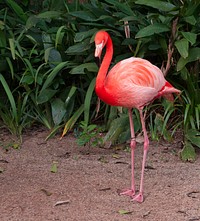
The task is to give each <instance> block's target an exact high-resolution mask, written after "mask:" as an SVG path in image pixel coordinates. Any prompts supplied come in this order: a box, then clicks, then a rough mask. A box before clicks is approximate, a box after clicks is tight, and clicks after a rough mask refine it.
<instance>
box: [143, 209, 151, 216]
mask: <svg viewBox="0 0 200 221" xmlns="http://www.w3.org/2000/svg"><path fill="white" fill-rule="evenodd" d="M150 213H151V211H150V210H149V211H147V212H146V213H144V214H143V215H142V217H143V218H144V217H146V216H148V215H149V214H150Z"/></svg>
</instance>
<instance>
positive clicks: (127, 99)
mask: <svg viewBox="0 0 200 221" xmlns="http://www.w3.org/2000/svg"><path fill="white" fill-rule="evenodd" d="M95 45H96V50H95V56H96V57H99V58H100V57H101V53H102V50H103V48H104V47H105V46H106V53H105V56H104V58H103V61H102V64H101V66H100V69H99V72H98V75H97V79H96V86H95V90H96V93H97V95H98V97H99V98H100V99H101V100H102V101H104V102H105V103H107V104H109V105H112V106H122V107H126V108H128V110H129V120H130V129H131V144H130V147H131V158H132V162H131V163H132V185H131V188H130V189H128V190H126V191H124V192H122V194H124V195H128V196H131V197H132V198H133V200H136V201H138V202H142V201H143V176H144V168H145V161H146V155H147V150H148V146H149V140H148V136H147V132H146V128H145V122H144V117H143V113H142V109H143V107H144V106H145V105H147V104H148V103H150V102H151V101H153V100H154V99H156V98H159V97H161V96H164V97H166V98H167V99H169V100H173V95H172V93H177V94H179V93H180V91H179V90H177V89H176V88H174V87H173V86H172V85H171V84H170V83H169V82H167V81H166V80H165V78H164V76H163V73H162V72H161V70H160V69H159V68H158V67H156V66H155V65H153V64H151V63H150V62H149V61H147V60H145V59H142V58H135V57H131V58H128V59H125V60H122V61H120V62H118V63H117V64H116V65H115V66H114V67H113V68H112V69H111V70H110V71H109V72H108V69H109V66H110V63H111V60H112V56H113V45H112V40H111V38H110V36H109V34H108V33H107V32H105V31H99V32H98V33H97V34H96V36H95ZM132 108H137V109H138V110H139V112H140V118H141V123H142V129H143V133H144V155H143V162H142V174H141V181H140V190H139V194H138V195H136V196H135V185H134V149H135V146H136V141H135V133H134V126H133V121H132Z"/></svg>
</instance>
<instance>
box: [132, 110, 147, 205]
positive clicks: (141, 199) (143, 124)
mask: <svg viewBox="0 0 200 221" xmlns="http://www.w3.org/2000/svg"><path fill="white" fill-rule="evenodd" d="M139 112H140V119H141V123H142V130H143V134H144V154H143V160H142V173H141V180H140V189H139V193H138V195H136V196H135V197H134V198H133V201H137V202H140V203H141V202H143V192H144V170H145V162H146V158H147V151H148V148H149V139H148V136H147V131H146V127H145V121H144V116H143V114H142V110H139Z"/></svg>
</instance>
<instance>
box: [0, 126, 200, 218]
mask: <svg viewBox="0 0 200 221" xmlns="http://www.w3.org/2000/svg"><path fill="white" fill-rule="evenodd" d="M47 133H48V132H47V131H45V130H36V131H32V132H29V133H27V134H26V135H24V137H23V144H22V146H21V148H20V149H19V150H16V149H14V148H11V147H9V145H7V144H9V143H10V144H11V143H12V142H13V141H12V140H11V138H9V136H8V134H5V132H1V134H0V144H1V147H0V171H1V172H0V220H1V221H8V220H9V221H46V220H52V221H53V220H55V221H129V220H134V221H140V220H148V221H149V220H150V221H151V220H152V221H172V220H175V221H195V220H200V157H199V156H198V158H197V160H196V162H195V163H184V162H182V161H181V160H180V159H179V157H178V152H179V151H180V145H179V143H178V142H174V143H173V144H166V143H165V144H161V143H155V142H151V145H150V150H149V154H148V159H147V164H146V170H145V201H144V202H143V203H142V204H139V203H133V202H131V201H130V198H129V197H127V196H120V195H119V194H118V192H119V189H123V188H126V187H129V186H130V172H131V171H130V152H129V151H127V148H116V147H113V148H107V149H105V148H90V149H89V150H88V148H87V147H78V146H77V144H76V140H75V138H74V137H73V135H68V136H66V137H64V138H63V139H62V140H59V137H55V138H53V139H51V140H48V141H45V137H46V135H47ZM9 139H10V140H9ZM126 146H127V145H126ZM178 146H179V147H178ZM5 147H7V149H8V150H7V151H6V150H5ZM124 147H125V146H124ZM142 151H143V150H142V144H138V145H137V149H136V165H135V169H136V175H135V177H136V180H137V183H136V184H137V188H138V184H139V179H140V169H141V160H142ZM52 165H56V166H57V172H55V173H53V172H51V169H52Z"/></svg>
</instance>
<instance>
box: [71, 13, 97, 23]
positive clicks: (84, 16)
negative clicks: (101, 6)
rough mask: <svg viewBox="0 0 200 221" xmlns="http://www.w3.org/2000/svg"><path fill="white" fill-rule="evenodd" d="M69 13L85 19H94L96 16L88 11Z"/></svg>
mask: <svg viewBox="0 0 200 221" xmlns="http://www.w3.org/2000/svg"><path fill="white" fill-rule="evenodd" d="M69 14H70V15H73V16H74V17H77V18H80V19H83V20H85V21H96V17H95V16H94V15H93V14H92V13H91V12H89V11H76V12H70V13H69Z"/></svg>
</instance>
